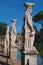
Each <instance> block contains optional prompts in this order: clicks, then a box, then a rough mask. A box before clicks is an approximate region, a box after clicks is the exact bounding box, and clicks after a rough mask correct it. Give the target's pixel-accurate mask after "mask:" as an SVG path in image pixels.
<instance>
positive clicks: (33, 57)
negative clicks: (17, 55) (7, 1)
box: [21, 2, 37, 65]
mask: <svg viewBox="0 0 43 65" xmlns="http://www.w3.org/2000/svg"><path fill="white" fill-rule="evenodd" d="M33 5H34V3H28V2H26V3H25V4H24V6H25V7H26V13H25V16H24V29H25V36H24V37H25V41H24V51H22V52H21V65H37V50H36V49H34V48H33V47H34V46H33V43H34V36H35V30H34V28H33V25H32V16H31V15H30V13H31V12H32V6H33ZM32 37H33V38H32Z"/></svg>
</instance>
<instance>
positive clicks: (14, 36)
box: [11, 19, 16, 45]
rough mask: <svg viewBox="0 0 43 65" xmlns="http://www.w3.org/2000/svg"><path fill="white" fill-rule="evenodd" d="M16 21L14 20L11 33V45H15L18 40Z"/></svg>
mask: <svg viewBox="0 0 43 65" xmlns="http://www.w3.org/2000/svg"><path fill="white" fill-rule="evenodd" d="M15 24H16V20H15V19H13V20H12V31H11V45H15V40H16V28H15Z"/></svg>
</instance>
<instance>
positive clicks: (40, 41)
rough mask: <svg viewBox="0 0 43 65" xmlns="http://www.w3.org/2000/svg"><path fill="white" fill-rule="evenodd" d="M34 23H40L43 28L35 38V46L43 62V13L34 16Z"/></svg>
mask: <svg viewBox="0 0 43 65" xmlns="http://www.w3.org/2000/svg"><path fill="white" fill-rule="evenodd" d="M33 21H34V22H35V23H36V22H37V23H40V24H41V25H42V28H41V29H40V31H39V32H38V33H37V34H36V36H35V43H34V46H35V47H36V49H37V50H38V52H39V53H40V56H41V57H42V62H43V11H40V12H38V13H37V14H36V15H35V16H33Z"/></svg>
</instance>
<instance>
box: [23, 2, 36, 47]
mask: <svg viewBox="0 0 43 65" xmlns="http://www.w3.org/2000/svg"><path fill="white" fill-rule="evenodd" d="M33 5H34V3H25V4H24V6H25V7H26V9H27V11H26V13H25V16H24V19H25V20H24V21H25V40H26V41H25V42H26V43H27V44H26V45H27V47H33V43H34V37H35V30H34V28H33V25H32V16H31V15H30V13H31V12H32V6H33Z"/></svg>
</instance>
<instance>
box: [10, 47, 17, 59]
mask: <svg viewBox="0 0 43 65" xmlns="http://www.w3.org/2000/svg"><path fill="white" fill-rule="evenodd" d="M10 56H11V59H12V60H14V59H17V46H11V55H10Z"/></svg>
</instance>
